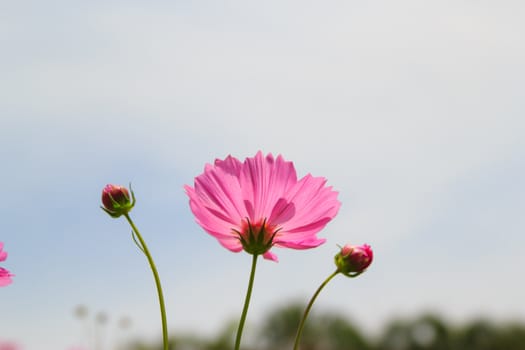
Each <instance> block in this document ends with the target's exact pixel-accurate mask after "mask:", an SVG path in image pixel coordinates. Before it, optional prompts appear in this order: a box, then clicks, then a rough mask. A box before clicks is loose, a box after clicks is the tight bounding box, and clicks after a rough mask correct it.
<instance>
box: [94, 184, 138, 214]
mask: <svg viewBox="0 0 525 350" xmlns="http://www.w3.org/2000/svg"><path fill="white" fill-rule="evenodd" d="M130 191H131V198H130V195H129V192H130ZM130 191H128V189H127V188H125V187H123V186H118V185H106V187H104V189H103V190H102V204H103V206H101V208H102V210H104V211H105V212H106V213H108V214H109V215H110V216H111V217H114V218H118V217H119V216H121V215H125V214H127V213H129V211H130V210H131V208H133V206H134V205H135V195H134V194H133V191H132V190H131V187H130Z"/></svg>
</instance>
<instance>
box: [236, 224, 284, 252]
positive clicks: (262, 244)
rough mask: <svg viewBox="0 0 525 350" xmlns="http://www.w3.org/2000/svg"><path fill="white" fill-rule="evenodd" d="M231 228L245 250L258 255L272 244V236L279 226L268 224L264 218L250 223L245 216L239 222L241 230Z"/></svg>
mask: <svg viewBox="0 0 525 350" xmlns="http://www.w3.org/2000/svg"><path fill="white" fill-rule="evenodd" d="M232 230H233V232H235V234H237V236H238V237H239V240H240V241H241V244H242V247H243V248H244V250H245V251H246V252H248V253H250V254H254V255H260V254H264V253H266V252H267V251H268V250H270V248H271V247H272V245H273V238H274V237H275V235H276V234H277V232H279V230H280V228H277V227H276V226H272V225H268V224H267V222H266V218H265V219H263V220H261V221H258V222H256V223H252V222H250V220H249V219H248V218H246V219H245V220H243V221H242V223H241V231H237V230H235V229H232Z"/></svg>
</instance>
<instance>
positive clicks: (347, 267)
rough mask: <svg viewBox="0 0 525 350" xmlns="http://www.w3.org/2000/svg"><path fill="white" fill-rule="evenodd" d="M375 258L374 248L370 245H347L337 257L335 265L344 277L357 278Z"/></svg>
mask: <svg viewBox="0 0 525 350" xmlns="http://www.w3.org/2000/svg"><path fill="white" fill-rule="evenodd" d="M373 258H374V254H373V252H372V248H370V246H369V245H368V244H363V245H360V246H359V245H351V244H346V245H345V246H344V247H342V248H341V251H340V252H339V253H338V254H337V255H336V256H335V265H336V266H337V269H338V270H339V271H340V272H342V273H343V274H344V275H346V276H348V277H356V276H357V275H360V274H361V273H363V272H364V271H365V270H366V268H367V267H368V266H369V265H370V264H371V263H372V260H373Z"/></svg>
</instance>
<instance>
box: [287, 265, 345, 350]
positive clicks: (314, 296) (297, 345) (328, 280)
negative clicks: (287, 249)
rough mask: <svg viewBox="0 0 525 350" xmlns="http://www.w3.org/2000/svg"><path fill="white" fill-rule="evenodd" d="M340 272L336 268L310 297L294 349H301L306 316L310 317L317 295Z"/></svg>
mask: <svg viewBox="0 0 525 350" xmlns="http://www.w3.org/2000/svg"><path fill="white" fill-rule="evenodd" d="M339 272H341V271H339V269H337V270H335V272H334V273H332V274H331V275H330V276H328V277H327V278H326V279H325V280H324V282H323V283H321V285H320V286H319V288H317V290H316V291H315V293H314V295H313V296H312V298H311V299H310V302H309V303H308V306H306V309H305V310H304V314H303V317H302V318H301V322H300V323H299V328H298V329H297V335H296V336H295V343H294V345H293V350H297V349H299V341H300V340H301V335H302V333H303V328H304V324H305V322H306V318H307V317H308V314H309V313H310V310H311V309H312V306H313V305H314V302H315V299H317V296H318V295H319V293H321V291H322V290H323V288H324V287H325V286H326V285H327V284H328V282H330V281H331V280H332V278H334V277H335V276H336V275H337V274H338V273H339Z"/></svg>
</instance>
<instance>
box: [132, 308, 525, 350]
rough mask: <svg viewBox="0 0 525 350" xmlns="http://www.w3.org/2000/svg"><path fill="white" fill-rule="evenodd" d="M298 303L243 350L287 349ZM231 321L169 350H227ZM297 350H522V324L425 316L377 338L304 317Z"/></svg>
mask: <svg viewBox="0 0 525 350" xmlns="http://www.w3.org/2000/svg"><path fill="white" fill-rule="evenodd" d="M303 310H304V305H302V304H301V305H300V304H293V305H289V306H286V307H281V308H278V309H276V310H274V311H273V312H271V313H270V314H268V315H267V317H266V318H265V319H264V320H263V322H262V323H261V325H260V327H258V329H257V330H254V329H253V327H252V329H251V330H248V333H245V336H244V337H243V339H245V341H244V342H243V345H242V349H243V350H281V349H283V350H284V349H286V350H292V348H293V343H294V340H295V333H296V331H297V325H298V324H299V320H300V318H301V316H302V313H303ZM235 332H236V322H235V321H234V322H231V323H230V324H228V326H227V327H225V329H224V330H223V331H222V332H221V333H220V334H219V335H218V336H217V337H215V338H213V339H203V338H202V337H198V336H190V335H187V336H175V337H173V338H172V339H171V343H170V350H231V349H233V342H234V337H235ZM126 349H131V350H161V349H162V346H161V343H160V341H159V343H158V344H143V343H141V342H135V343H134V344H131V345H130V346H127V347H126ZM300 349H301V350H525V325H524V324H523V323H517V322H515V323H506V324H495V323H492V322H490V321H488V320H483V319H479V320H475V321H471V322H469V323H467V324H464V325H461V326H454V325H451V324H449V323H447V322H446V321H444V320H443V319H442V318H440V317H438V316H436V315H433V314H425V315H421V316H419V317H416V318H414V319H411V320H394V321H391V322H390V323H388V324H387V325H386V326H385V328H384V330H383V331H382V333H381V335H379V336H378V337H374V338H372V337H369V336H366V335H365V334H364V333H363V332H362V331H361V330H360V329H359V327H358V326H356V325H355V324H354V323H352V322H351V321H350V320H348V319H347V318H345V317H343V316H342V315H339V314H337V313H333V312H325V313H318V314H315V313H314V314H312V315H310V317H309V319H308V321H307V322H306V325H305V329H304V332H303V337H302V340H301V347H300Z"/></svg>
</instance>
